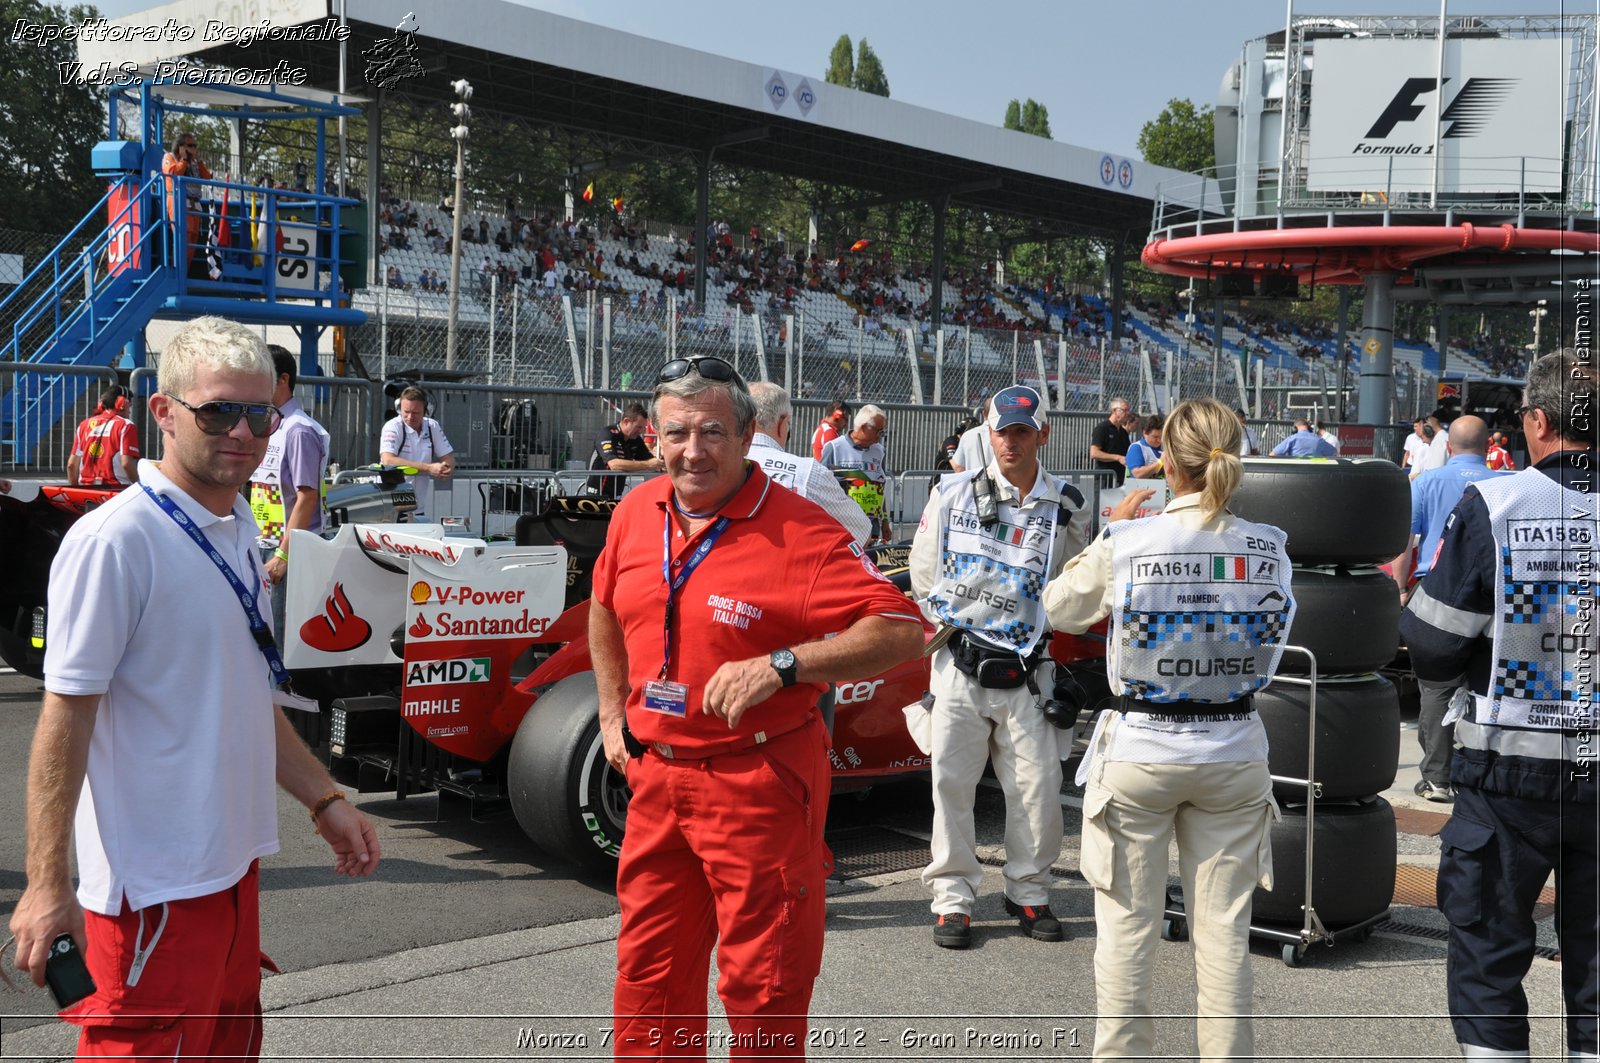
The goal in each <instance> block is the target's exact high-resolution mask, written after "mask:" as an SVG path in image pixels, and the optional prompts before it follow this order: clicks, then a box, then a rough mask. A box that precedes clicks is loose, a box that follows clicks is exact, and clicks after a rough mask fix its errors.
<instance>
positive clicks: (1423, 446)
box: [1400, 417, 1433, 469]
mask: <svg viewBox="0 0 1600 1063" xmlns="http://www.w3.org/2000/svg"><path fill="white" fill-rule="evenodd" d="M1424 433H1426V434H1424ZM1432 438H1433V433H1432V431H1431V430H1430V429H1429V428H1428V422H1427V420H1426V419H1424V418H1421V417H1418V418H1417V419H1416V420H1415V421H1412V422H1411V434H1410V435H1408V436H1406V441H1405V442H1404V443H1403V444H1401V452H1400V467H1401V468H1402V469H1409V468H1410V467H1411V466H1412V465H1413V464H1415V463H1416V462H1418V461H1421V460H1422V456H1423V455H1424V454H1426V453H1427V452H1428V440H1430V439H1432Z"/></svg>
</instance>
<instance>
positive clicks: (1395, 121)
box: [1356, 78, 1520, 153]
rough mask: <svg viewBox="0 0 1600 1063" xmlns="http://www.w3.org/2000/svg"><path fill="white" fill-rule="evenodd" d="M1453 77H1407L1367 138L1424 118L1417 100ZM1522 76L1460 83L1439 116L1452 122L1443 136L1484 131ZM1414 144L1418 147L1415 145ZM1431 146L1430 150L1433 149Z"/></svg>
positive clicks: (1361, 148)
mask: <svg viewBox="0 0 1600 1063" xmlns="http://www.w3.org/2000/svg"><path fill="white" fill-rule="evenodd" d="M1450 80H1451V79H1450V78H1445V79H1444V80H1443V81H1442V82H1440V81H1436V80H1435V79H1434V78H1407V79H1406V81H1405V84H1404V85H1401V86H1400V91H1399V92H1396V93H1395V94H1394V99H1392V100H1390V101H1389V106H1387V107H1385V108H1384V109H1383V113H1382V114H1380V115H1378V120H1377V121H1376V122H1374V123H1372V128H1371V129H1369V130H1367V137H1368V138H1369V139H1372V140H1383V139H1385V138H1387V137H1388V136H1389V134H1390V133H1393V132H1394V128H1395V126H1397V125H1399V124H1400V123H1401V122H1414V121H1416V120H1417V119H1418V118H1421V117H1422V114H1423V111H1424V110H1426V108H1425V107H1424V106H1423V104H1421V103H1418V102H1417V101H1418V99H1419V98H1420V97H1422V96H1425V95H1427V94H1428V93H1430V92H1432V91H1434V89H1436V88H1438V87H1439V86H1440V85H1441V84H1449V82H1450ZM1519 80H1520V79H1519V78H1468V79H1467V81H1466V84H1464V85H1462V86H1461V91H1460V92H1458V93H1456V95H1455V98H1454V99H1453V100H1451V101H1450V105H1449V106H1448V107H1446V108H1445V109H1444V113H1443V114H1441V115H1440V116H1439V121H1441V122H1449V123H1450V125H1449V126H1448V127H1446V129H1445V131H1444V133H1443V136H1444V138H1445V139H1447V140H1454V139H1459V138H1461V137H1473V136H1477V135H1478V134H1479V133H1481V132H1483V127H1484V125H1485V124H1486V123H1487V122H1488V121H1489V119H1490V118H1492V117H1493V116H1494V113H1495V112H1496V111H1498V110H1499V109H1500V107H1501V105H1502V104H1504V103H1505V102H1506V100H1507V99H1508V98H1510V96H1511V93H1512V91H1513V90H1514V89H1515V88H1516V86H1517V83H1518V81H1519ZM1413 147H1417V146H1416V145H1413ZM1374 148H1375V149H1376V150H1377V151H1379V152H1380V153H1381V152H1382V147H1381V146H1372V147H1369V146H1367V145H1357V146H1356V152H1358V153H1365V152H1367V151H1371V150H1374ZM1432 150H1433V149H1432V147H1431V146H1430V147H1429V148H1428V151H1430V152H1431V151H1432Z"/></svg>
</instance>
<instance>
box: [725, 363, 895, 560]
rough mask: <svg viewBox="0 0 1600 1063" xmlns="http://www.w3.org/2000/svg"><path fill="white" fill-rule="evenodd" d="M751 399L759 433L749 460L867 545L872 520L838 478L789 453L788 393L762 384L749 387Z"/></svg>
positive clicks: (790, 420)
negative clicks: (817, 507)
mask: <svg viewBox="0 0 1600 1063" xmlns="http://www.w3.org/2000/svg"><path fill="white" fill-rule="evenodd" d="M750 397H751V398H752V399H753V400H755V404H756V434H755V438H754V439H753V440H752V442H751V443H750V460H751V461H754V462H755V463H756V464H758V465H760V466H761V468H762V470H763V471H765V472H766V474H767V478H768V479H769V480H771V481H772V482H773V483H776V484H781V485H783V486H784V487H787V488H788V489H789V490H791V491H793V492H794V493H795V494H797V495H799V496H800V497H801V498H807V499H810V500H811V501H812V502H815V503H816V504H817V505H819V506H821V507H822V509H823V511H824V512H826V513H827V514H828V516H830V517H832V518H833V519H834V520H836V521H838V522H839V523H840V524H842V525H843V526H844V530H845V531H847V532H849V533H850V537H851V538H852V539H854V540H855V541H856V545H858V546H864V545H866V542H867V539H868V538H870V537H871V535H872V521H871V520H869V519H868V518H867V515H866V513H865V512H864V511H863V510H862V508H861V507H860V506H858V505H856V503H855V500H854V499H852V498H851V497H850V496H849V495H847V494H845V493H844V488H843V487H841V486H839V480H838V478H837V477H835V476H834V475H833V474H832V473H830V472H829V471H828V470H827V469H826V468H825V467H824V466H823V465H822V463H820V462H818V461H814V460H812V459H811V458H802V457H797V456H795V455H793V454H790V453H789V452H788V449H787V448H788V446H789V427H790V425H791V424H792V423H793V420H794V405H793V404H792V403H791V402H790V401H789V394H788V392H786V391H784V390H783V389H782V388H781V387H779V386H778V385H776V384H772V383H768V382H766V381H759V382H757V383H754V384H751V385H750Z"/></svg>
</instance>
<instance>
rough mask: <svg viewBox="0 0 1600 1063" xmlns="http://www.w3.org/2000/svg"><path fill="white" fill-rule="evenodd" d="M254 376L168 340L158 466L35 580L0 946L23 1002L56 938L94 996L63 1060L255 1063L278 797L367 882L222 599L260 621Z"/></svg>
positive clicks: (265, 363) (362, 824) (244, 336)
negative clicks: (38, 692) (43, 630)
mask: <svg viewBox="0 0 1600 1063" xmlns="http://www.w3.org/2000/svg"><path fill="white" fill-rule="evenodd" d="M272 370H273V365H272V360H271V359H270V358H269V357H268V356H267V352H266V346H265V345H264V344H263V343H262V341H261V338H260V336H258V335H256V334H255V333H253V332H251V331H250V330H249V329H247V328H245V327H244V326H242V325H239V324H236V323H234V322H231V321H225V320H223V319H222V318H217V317H202V318H197V319H195V320H194V321H192V322H190V323H189V324H188V325H186V326H185V327H184V329H183V331H181V332H179V333H178V335H177V336H175V337H174V338H173V339H172V340H171V341H170V342H169V343H168V344H167V347H166V349H165V350H164V351H162V355H161V369H160V375H159V381H158V383H159V389H160V390H159V391H158V392H157V393H156V394H154V395H152V396H151V397H150V414H151V418H152V420H154V421H155V423H156V424H157V425H158V426H159V427H160V430H161V433H162V435H163V436H164V437H165V440H166V444H165V452H164V454H163V455H162V459H161V461H160V462H152V461H143V462H140V464H139V486H137V487H129V488H128V489H127V490H125V491H123V492H122V493H121V494H119V495H118V496H117V497H116V498H114V499H112V500H111V501H110V502H107V503H106V504H105V505H103V506H101V507H100V508H99V509H96V510H95V511H94V512H92V513H89V514H87V515H86V516H84V517H83V518H82V519H81V520H79V521H78V522H77V523H76V524H74V525H73V526H72V528H71V530H70V531H68V532H67V534H66V536H65V538H64V539H63V540H62V543H61V549H60V551H59V552H58V553H57V555H56V559H55V562H54V563H53V564H52V565H51V570H50V611H49V616H50V629H49V639H48V643H47V649H46V651H45V695H44V707H43V710H42V711H41V712H40V714H39V724H38V728H37V730H36V731H35V733H34V740H33V753H32V758H31V761H30V765H29V774H28V855H27V872H28V886H27V889H26V891H25V892H24V893H23V895H22V898H21V899H20V900H19V901H18V902H17V907H16V911H15V912H14V913H13V914H12V917H11V931H12V933H13V934H15V935H16V939H17V952H16V957H15V962H16V965H17V967H18V968H20V969H22V970H24V971H27V972H28V974H29V975H30V976H31V977H32V978H33V981H34V983H35V984H38V985H43V984H44V973H45V960H46V957H47V956H48V954H49V952H50V950H51V944H52V942H54V941H55V940H56V938H57V937H58V936H59V935H63V934H70V935H71V936H72V938H73V939H74V940H75V941H76V942H77V944H78V947H79V948H80V949H82V950H83V953H84V957H85V959H86V961H87V963H88V967H89V973H90V975H91V976H92V977H93V979H94V982H95V986H96V989H95V991H94V992H93V993H92V994H90V996H88V997H87V998H85V999H84V1000H83V1002H82V1003H80V1004H78V1005H76V1006H74V1007H72V1008H70V1009H68V1010H67V1011H64V1012H63V1013H62V1014H63V1018H66V1019H67V1020H68V1021H70V1022H75V1023H78V1024H80V1025H82V1026H83V1032H82V1034H81V1037H80V1040H79V1042H78V1057H79V1058H86V1057H96V1056H108V1057H109V1056H115V1057H119V1058H149V1059H178V1058H229V1059H254V1058H256V1054H257V1053H259V1052H260V1050H261V992H260V990H261V965H262V963H263V962H269V961H266V958H265V955H264V954H263V953H262V951H261V945H260V921H259V916H258V900H259V898H258V885H257V884H258V877H257V876H258V872H257V860H258V859H259V858H260V857H263V856H266V855H268V854H270V853H275V852H277V851H278V802H277V792H276V787H277V786H282V787H283V788H284V789H285V790H287V791H288V792H289V793H290V794H291V795H292V796H294V797H295V798H296V799H297V800H298V801H299V802H300V803H301V804H303V805H305V806H306V807H307V808H308V809H310V810H311V822H312V826H313V827H315V829H316V831H317V833H319V834H320V835H322V837H323V839H324V840H325V841H326V842H327V843H328V846H329V848H331V849H332V850H333V853H334V858H335V859H334V870H335V871H337V872H339V873H340V874H346V875H369V874H371V873H372V871H373V870H374V869H375V868H376V867H377V864H378V857H379V848H378V839H377V835H376V834H375V833H374V832H373V829H372V825H371V824H370V823H368V822H367V819H366V817H365V816H363V815H362V814H361V812H359V811H358V810H357V809H356V808H355V806H354V805H352V804H350V803H349V802H348V801H346V800H344V794H343V793H342V792H340V791H339V790H337V789H335V788H334V784H333V780H332V779H331V778H330V777H329V776H328V772H327V770H326V769H325V768H324V767H323V766H322V765H321V764H320V763H319V762H318V761H317V759H316V758H315V757H313V756H312V755H311V753H310V752H309V751H308V750H307V749H306V747H305V745H304V744H303V743H302V742H301V741H300V739H299V737H298V736H297V735H296V734H295V732H294V729H293V728H292V727H291V726H290V724H289V722H288V720H286V719H285V718H284V716H283V713H282V712H281V711H280V710H279V709H278V708H277V707H276V705H275V704H274V703H275V702H280V701H281V700H282V698H281V696H280V695H279V693H278V692H277V691H276V690H275V689H274V687H273V683H272V674H271V671H270V670H269V666H268V662H267V659H266V656H265V653H264V651H263V649H262V647H261V643H260V642H259V641H258V639H257V638H256V637H255V635H254V634H253V633H252V629H251V623H250V621H249V619H248V617H247V613H246V611H245V609H244V608H243V607H242V604H241V601H242V597H243V594H241V591H240V590H236V589H235V588H234V585H233V584H234V582H237V583H238V584H239V586H240V588H241V589H242V590H243V593H244V594H253V596H254V603H255V608H256V610H257V612H258V613H261V612H265V611H267V610H268V602H267V597H268V595H267V590H266V579H265V573H264V571H263V570H262V567H261V562H260V560H259V558H258V556H257V552H256V535H257V527H256V522H255V521H254V519H252V517H251V515H250V507H249V505H248V504H247V503H246V502H245V500H244V499H243V498H242V497H241V496H240V494H239V489H240V488H241V487H243V486H244V485H245V484H246V483H247V482H249V480H250V474H251V472H252V471H254V470H255V468H256V467H257V466H258V465H259V464H260V462H261V459H262V457H263V456H264V455H265V453H266V449H267V440H268V437H270V436H271V434H272V431H273V429H274V428H276V427H277V424H278V420H279V413H278V410H277V408H276V407H275V406H273V404H272V396H273V372H272ZM158 499H159V500H158ZM200 538H203V539H204V540H205V543H206V544H208V545H207V547H202V546H201V545H200V544H199V541H198V539H200ZM223 566H226V567H227V569H228V570H230V571H231V572H232V574H233V577H234V580H233V581H230V580H229V578H228V577H227V576H226V575H224V573H223ZM270 642H271V640H270V638H269V639H268V640H267V644H268V645H270ZM74 814H76V823H75V824H74ZM74 836H76V841H77V854H78V876H79V883H78V888H77V891H76V893H74V891H73V888H72V873H71V870H70V869H69V867H68V861H67V848H68V844H69V839H71V838H73V837H74Z"/></svg>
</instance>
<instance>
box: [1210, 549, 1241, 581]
mask: <svg viewBox="0 0 1600 1063" xmlns="http://www.w3.org/2000/svg"><path fill="white" fill-rule="evenodd" d="M1249 574H1250V564H1249V562H1248V561H1247V560H1246V559H1245V558H1243V557H1218V556H1216V555H1215V554H1213V555H1212V557H1211V578H1212V579H1214V580H1242V579H1245V578H1246V577H1248V576H1249Z"/></svg>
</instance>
